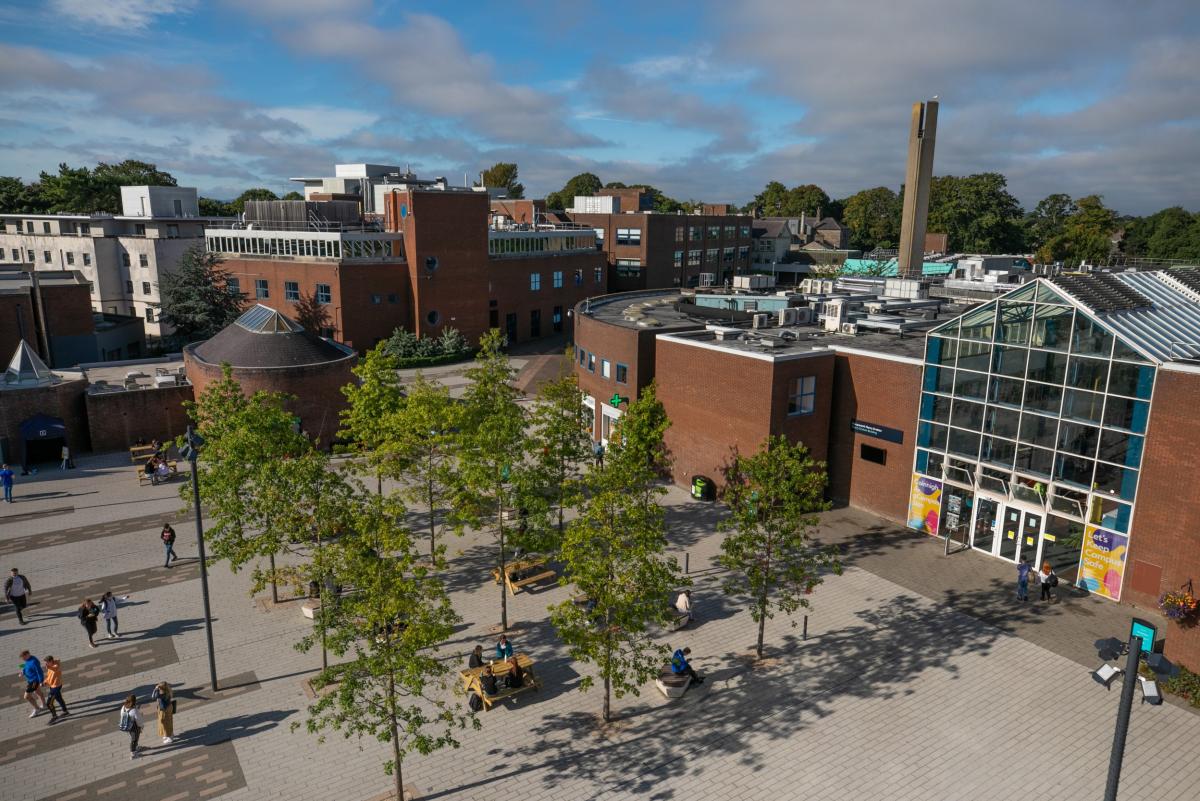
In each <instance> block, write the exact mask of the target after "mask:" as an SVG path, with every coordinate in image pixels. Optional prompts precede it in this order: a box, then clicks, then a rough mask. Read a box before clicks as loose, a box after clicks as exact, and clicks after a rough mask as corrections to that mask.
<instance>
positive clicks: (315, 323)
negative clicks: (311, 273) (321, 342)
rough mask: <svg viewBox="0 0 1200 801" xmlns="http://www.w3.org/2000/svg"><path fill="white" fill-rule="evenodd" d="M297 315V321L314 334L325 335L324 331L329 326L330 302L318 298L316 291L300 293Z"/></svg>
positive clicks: (296, 308)
mask: <svg viewBox="0 0 1200 801" xmlns="http://www.w3.org/2000/svg"><path fill="white" fill-rule="evenodd" d="M295 315H296V322H297V323H299V324H300V326H301V327H302V328H303V329H304V330H305V331H307V332H308V333H310V334H313V335H314V336H324V333H323V332H324V331H325V329H327V328H329V304H327V303H324V302H322V301H319V300H317V293H316V292H315V291H313V292H309V293H308V294H301V295H300V300H298V301H296V307H295Z"/></svg>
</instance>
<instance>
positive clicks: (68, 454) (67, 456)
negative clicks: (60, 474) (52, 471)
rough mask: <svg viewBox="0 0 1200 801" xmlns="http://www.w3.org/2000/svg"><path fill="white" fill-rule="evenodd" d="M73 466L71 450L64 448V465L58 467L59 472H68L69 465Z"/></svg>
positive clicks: (64, 446)
mask: <svg viewBox="0 0 1200 801" xmlns="http://www.w3.org/2000/svg"><path fill="white" fill-rule="evenodd" d="M69 464H71V449H70V448H68V447H67V446H66V445H63V446H62V464H60V465H59V466H58V469H59V470H66V469H67V465H69Z"/></svg>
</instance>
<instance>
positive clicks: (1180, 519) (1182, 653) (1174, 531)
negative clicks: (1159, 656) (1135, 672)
mask: <svg viewBox="0 0 1200 801" xmlns="http://www.w3.org/2000/svg"><path fill="white" fill-rule="evenodd" d="M1197 398H1200V375H1198V374H1196V373H1190V372H1182V371H1176V370H1166V369H1159V371H1158V377H1157V379H1156V381H1155V387H1154V402H1153V405H1152V407H1151V412H1150V425H1149V428H1148V430H1147V432H1146V446H1145V451H1144V452H1143V454H1142V473H1141V477H1140V479H1139V481H1138V493H1137V509H1136V511H1135V512H1134V518H1133V529H1132V531H1131V532H1130V537H1129V563H1128V565H1127V566H1126V572H1125V581H1124V586H1123V589H1122V593H1121V600H1123V601H1130V602H1132V603H1135V604H1138V605H1141V606H1147V607H1154V606H1156V605H1157V602H1158V596H1159V594H1160V593H1162V592H1164V591H1166V590H1173V589H1178V588H1179V587H1181V586H1183V585H1185V584H1187V583H1188V582H1189V581H1190V582H1194V591H1200V502H1198V500H1200V499H1198V498H1197V497H1196V496H1197V493H1196V486H1197V482H1198V481H1200V479H1198V478H1197V477H1198V476H1200V450H1198V449H1197V443H1200V415H1197V414H1196V399H1197ZM1181 482H1183V483H1181ZM1181 491H1182V492H1181ZM1166 653H1167V655H1168V656H1169V657H1170V658H1171V659H1173V660H1176V661H1178V662H1180V663H1182V664H1184V665H1187V666H1189V667H1190V668H1192V669H1193V670H1200V630H1198V629H1194V628H1193V629H1181V628H1179V627H1178V626H1171V628H1170V631H1169V632H1167V642H1166Z"/></svg>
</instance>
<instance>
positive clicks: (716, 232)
mask: <svg viewBox="0 0 1200 801" xmlns="http://www.w3.org/2000/svg"><path fill="white" fill-rule="evenodd" d="M720 235H721V226H719V225H710V226H708V238H709V239H716V238H717V237H719V236H720Z"/></svg>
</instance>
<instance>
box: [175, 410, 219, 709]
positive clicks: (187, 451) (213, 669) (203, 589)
mask: <svg viewBox="0 0 1200 801" xmlns="http://www.w3.org/2000/svg"><path fill="white" fill-rule="evenodd" d="M203 446H204V438H203V437H201V436H200V435H199V434H197V433H196V432H195V431H193V430H192V427H191V426H188V428H187V442H186V444H185V445H184V447H183V456H184V458H185V459H187V460H188V463H189V464H191V467H192V505H193V506H194V507H195V508H196V547H197V551H198V552H199V554H200V593H201V596H202V597H203V598H204V634H205V636H206V637H207V638H208V679H209V685H210V686H211V688H212V691H213V692H216V691H217V657H216V653H215V652H214V651H213V635H212V609H211V608H210V606H209V603H208V564H207V559H206V558H205V555H204V524H203V523H202V522H201V520H200V481H199V476H198V473H197V470H196V460H197V459H198V458H199V457H200V448H201V447H203Z"/></svg>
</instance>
